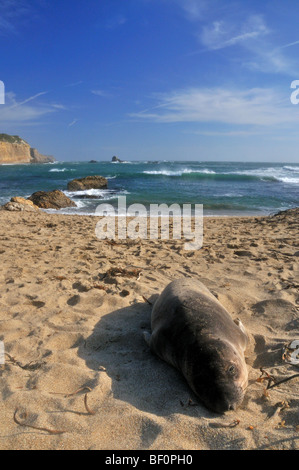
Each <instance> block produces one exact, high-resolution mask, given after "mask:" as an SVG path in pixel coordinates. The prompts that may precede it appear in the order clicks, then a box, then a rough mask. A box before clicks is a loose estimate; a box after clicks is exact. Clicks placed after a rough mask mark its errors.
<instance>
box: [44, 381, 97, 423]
mask: <svg viewBox="0 0 299 470" xmlns="http://www.w3.org/2000/svg"><path fill="white" fill-rule="evenodd" d="M81 392H87V393H85V395H84V406H85V409H86V411H87V414H88V415H92V416H93V415H95V414H96V412H95V411H94V410H92V409H91V408H89V406H88V403H87V395H88V393H90V392H92V389H91V388H90V387H87V386H84V387H80V388H78V390H75V391H74V392H71V393H66V394H65V393H62V392H50V393H51V394H52V395H64V398H70V397H74V396H75V395H78V394H79V393H81ZM73 413H76V414H78V415H82V414H83V413H81V412H80V411H73Z"/></svg>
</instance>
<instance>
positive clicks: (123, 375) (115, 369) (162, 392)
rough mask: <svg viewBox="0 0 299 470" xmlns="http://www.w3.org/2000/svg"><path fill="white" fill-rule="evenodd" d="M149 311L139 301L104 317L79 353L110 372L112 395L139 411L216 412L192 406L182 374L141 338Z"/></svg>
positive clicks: (90, 364) (165, 413)
mask: <svg viewBox="0 0 299 470" xmlns="http://www.w3.org/2000/svg"><path fill="white" fill-rule="evenodd" d="M151 300H152V299H151ZM150 314H151V306H150V305H148V304H146V303H136V304H134V305H131V306H129V307H125V308H121V309H118V310H116V311H114V312H112V313H109V314H107V315H105V316H103V317H102V318H101V320H100V321H99V322H98V323H97V324H96V326H95V328H94V330H93V333H92V334H91V335H90V336H89V337H88V338H87V340H86V341H85V343H84V344H81V345H80V347H79V351H78V354H79V356H80V357H81V358H83V359H84V360H85V362H86V365H87V367H89V368H90V369H92V370H94V371H100V370H102V371H103V372H100V374H101V373H103V374H107V375H108V376H109V378H110V380H109V388H110V390H111V391H112V394H113V398H114V399H117V400H121V401H123V402H127V403H129V404H131V405H133V406H134V407H136V408H137V409H139V410H142V411H144V412H147V413H152V414H155V415H157V416H169V415H171V414H174V413H181V414H182V413H183V414H187V415H190V416H198V417H199V416H202V417H213V416H216V415H215V414H214V413H211V412H209V411H208V410H206V408H204V407H203V406H201V405H198V406H190V405H188V401H189V399H190V398H191V400H192V403H197V400H196V397H195V396H194V394H193V392H192V391H191V390H190V388H189V386H188V384H187V382H186V381H185V379H184V377H183V376H182V375H181V374H180V373H179V372H178V371H177V370H175V369H174V368H173V367H171V366H170V365H168V364H166V363H165V362H164V361H162V360H161V359H159V358H158V357H156V356H154V355H153V354H152V353H151V351H150V349H149V347H148V346H147V344H146V342H145V340H144V338H143V332H144V331H150V329H151V328H150ZM110 381H111V385H110ZM100 383H101V375H100ZM110 390H109V391H110ZM111 391H110V393H111ZM183 405H184V406H183Z"/></svg>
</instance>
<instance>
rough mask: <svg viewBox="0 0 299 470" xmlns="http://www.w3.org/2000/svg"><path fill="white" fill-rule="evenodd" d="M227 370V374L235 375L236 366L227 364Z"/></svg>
mask: <svg viewBox="0 0 299 470" xmlns="http://www.w3.org/2000/svg"><path fill="white" fill-rule="evenodd" d="M227 372H228V373H229V375H235V374H236V372H237V371H236V367H235V366H234V365H231V366H229V368H228V369H227Z"/></svg>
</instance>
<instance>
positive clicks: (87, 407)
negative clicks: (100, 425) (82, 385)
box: [84, 393, 96, 416]
mask: <svg viewBox="0 0 299 470" xmlns="http://www.w3.org/2000/svg"><path fill="white" fill-rule="evenodd" d="M87 395H88V393H85V395H84V405H85V409H86V411H87V413H88V414H89V415H92V416H93V415H95V414H96V412H95V411H94V410H92V409H90V408H89V406H88V404H87Z"/></svg>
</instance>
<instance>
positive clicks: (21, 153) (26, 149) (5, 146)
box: [0, 134, 55, 165]
mask: <svg viewBox="0 0 299 470" xmlns="http://www.w3.org/2000/svg"><path fill="white" fill-rule="evenodd" d="M54 161H55V159H54V158H53V157H51V156H48V155H41V154H40V153H39V152H38V151H37V150H36V149H34V148H31V147H30V145H29V144H28V142H26V141H25V140H23V139H21V138H20V137H19V136H17V135H8V134H0V165H1V164H3V163H6V164H7V163H10V164H17V163H51V162H54Z"/></svg>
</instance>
